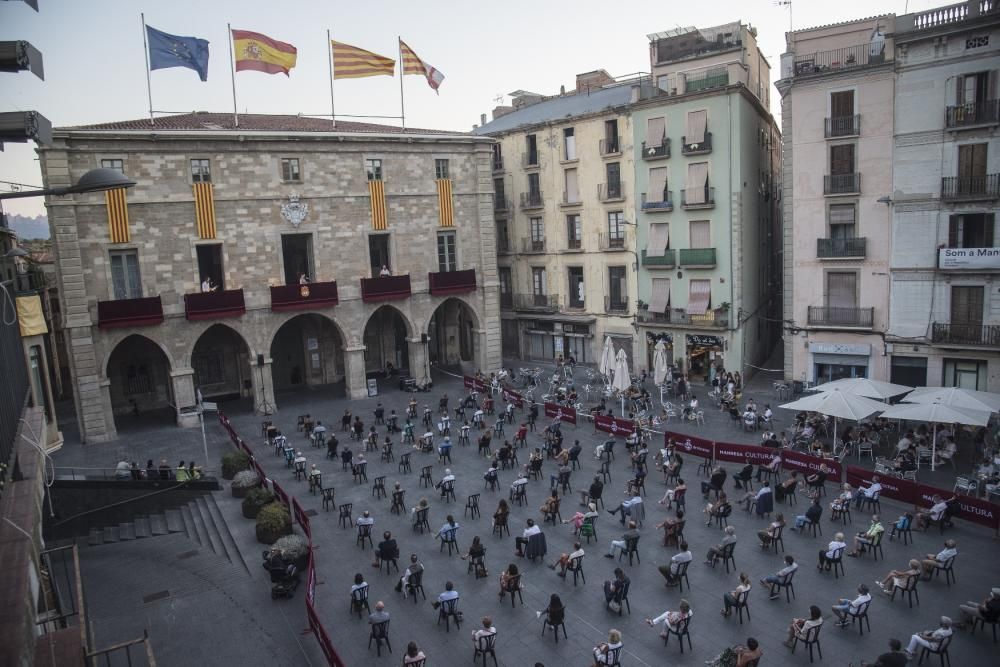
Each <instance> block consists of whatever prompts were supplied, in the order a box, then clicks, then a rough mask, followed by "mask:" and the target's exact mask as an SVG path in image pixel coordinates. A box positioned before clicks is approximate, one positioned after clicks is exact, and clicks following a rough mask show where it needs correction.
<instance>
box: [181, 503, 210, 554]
mask: <svg viewBox="0 0 1000 667" xmlns="http://www.w3.org/2000/svg"><path fill="white" fill-rule="evenodd" d="M184 507H185V508H186V509H187V511H188V512H189V513H190V515H191V526H193V527H194V531H195V535H196V540H197V542H198V544H200V545H201V546H203V547H204V548H206V549H210V550H212V551H215V550H214V549H212V540H211V539H210V538H209V536H208V529H207V528H206V527H205V520H204V519H203V518H202V517H201V512H199V511H198V508H197V505H195V504H194V503H188V504H187V505H185V506H184ZM185 518H186V517H185Z"/></svg>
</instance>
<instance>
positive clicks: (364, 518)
mask: <svg viewBox="0 0 1000 667" xmlns="http://www.w3.org/2000/svg"><path fill="white" fill-rule="evenodd" d="M356 524H357V525H359V526H374V525H375V517H373V516H372V515H371V512H369V511H368V510H365V511H364V513H363V514H362V515H361V516H359V517H358V520H357V522H356Z"/></svg>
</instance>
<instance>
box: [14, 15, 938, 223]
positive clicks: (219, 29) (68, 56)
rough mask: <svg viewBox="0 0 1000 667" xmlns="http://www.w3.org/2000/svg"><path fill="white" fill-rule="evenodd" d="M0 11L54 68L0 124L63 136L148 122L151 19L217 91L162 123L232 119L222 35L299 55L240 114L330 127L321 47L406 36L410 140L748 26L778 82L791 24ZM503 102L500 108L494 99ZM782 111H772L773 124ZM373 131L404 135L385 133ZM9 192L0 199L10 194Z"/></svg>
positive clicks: (168, 98)
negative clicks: (423, 66)
mask: <svg viewBox="0 0 1000 667" xmlns="http://www.w3.org/2000/svg"><path fill="white" fill-rule="evenodd" d="M38 4H39V9H40V11H39V12H38V13H36V12H34V11H33V10H32V9H31V8H30V7H28V6H27V5H26V4H24V3H23V2H17V1H13V2H0V40H17V39H26V40H28V41H29V42H31V44H32V45H34V46H35V47H36V48H38V49H39V50H40V51H41V52H42V54H43V57H44V64H45V80H44V81H41V80H39V79H38V78H37V77H35V76H34V75H32V74H30V73H27V72H20V73H16V74H10V73H3V74H0V110H3V111H15V110H16V111H25V110H37V111H39V112H40V113H41V114H42V115H44V116H45V117H47V118H48V119H49V120H50V121H52V124H53V126H55V127H62V126H68V125H80V124H87V123H100V122H108V121H114V120H126V119H132V118H143V117H147V116H148V110H149V103H148V98H147V93H146V61H145V57H144V56H145V54H144V51H143V41H142V37H143V31H142V22H141V21H142V20H141V18H140V14H141V13H145V19H146V23H147V24H148V25H151V26H153V27H155V28H157V29H159V30H162V31H164V32H167V33H171V34H174V35H188V36H194V37H201V38H203V39H207V40H208V41H209V42H210V45H209V52H210V58H209V68H208V81H207V82H204V83H203V82H201V81H200V80H199V79H198V75H197V74H196V73H195V72H194V71H193V70H189V69H184V68H173V69H165V70H156V71H154V72H152V73H151V75H150V78H151V83H152V85H151V87H152V97H153V108H154V109H156V110H159V111H168V112H190V111H195V110H198V111H222V112H226V111H232V108H233V100H232V95H233V92H232V87H231V78H230V69H229V67H230V66H229V63H230V60H229V54H230V51H229V45H228V39H227V32H226V24H227V23H230V24H231V25H232V27H233V28H234V29H240V30H251V31H254V32H260V33H264V34H266V35H268V36H269V37H272V38H274V39H277V40H280V41H284V42H288V43H291V44H293V45H294V46H295V47H296V48H297V49H298V64H297V65H296V67H295V68H294V69H293V70H292V71H291V76H289V77H287V78H286V77H285V76H284V75H283V74H274V75H269V74H264V73H261V72H240V73H237V74H236V95H237V104H238V108H239V110H240V112H241V113H242V112H249V113H288V114H296V113H302V114H306V115H309V114H329V113H330V83H329V81H330V79H329V66H328V64H327V42H326V31H327V30H330V32H331V36H332V38H333V39H335V40H337V41H342V42H347V43H348V44H352V45H355V46H359V47H361V48H364V49H367V50H370V51H374V52H376V53H380V54H382V55H385V56H388V57H391V58H397V57H398V56H397V42H396V37H397V35H398V36H401V37H402V39H403V41H405V42H406V43H407V44H408V45H409V46H410V47H411V48H412V49H413V50H414V52H416V54H417V55H418V56H419V57H420V58H421V59H423V60H424V61H425V62H427V63H429V64H430V65H432V66H434V67H436V68H437V69H439V70H440V71H441V72H443V73H444V75H445V77H446V78H445V80H444V83H443V84H442V85H441V89H440V95H435V94H434V91H432V90H431V89H430V88H429V87H428V86H427V84H426V82H425V81H424V80H423V79H422V78H421V77H417V76H407V77H405V80H404V94H405V98H404V99H405V104H406V117H407V126H409V127H424V128H434V129H448V130H471V129H472V125H473V124H477V123H479V117H480V114H482V113H486V114H489V112H490V111H491V110H492V109H493V107H495V106H496V105H497V104H498V103H500V102H503V103H508V102H509V101H510V98H509V97H508V96H507V93H510V92H511V91H514V90H519V89H522V90H530V91H533V92H537V93H541V94H554V93H557V92H558V91H559V86H560V85H565V86H566V87H567V89H571V88H572V87H573V86H574V85H575V76H576V74H577V73H580V72H587V71H590V70H594V69H599V68H603V69H605V70H607V71H608V72H609V73H610V74H612V75H613V76H622V75H626V74H631V73H635V72H648V71H649V52H648V40H647V39H646V35H647V34H649V33H653V32H660V31H663V30H670V29H673V28H677V27H679V26H684V27H689V26H696V27H710V26H714V25H719V24H722V23H727V22H730V21H735V20H743V21H744V22H747V23H750V24H751V25H753V26H755V27H756V28H757V30H758V41H759V45H760V48H761V50H762V51H763V53H764V55H765V56H766V57H767V58H768V60H769V61H770V63H771V68H772V81H773V79H774V78H775V76H776V74H777V71H778V65H779V63H778V60H779V56H780V54H781V53H782V52H783V51H784V45H785V38H784V33H785V31H787V30H788V28H789V11H788V8H787V7H784V6H779V5H777V4H776V2H775V0H743V1H737V0H714V1H712V2H700V3H698V2H696V3H691V4H688V3H686V2H679V1H678V0H674V1H673V2H670V3H666V2H663V0H618V1H616V2H615V1H612V2H608V1H607V0H603V1H597V0H574V1H573V2H569V0H560V1H553V0H504V1H503V2H476V3H472V2H468V0H465V1H459V0H453V1H445V0H422V1H419V0H416V1H415V0H405V1H404V0H378V1H376V2H372V1H368V2H357V1H347V0H281V1H277V0H170V1H169V2H167V1H166V0H158V1H154V0H86V1H85V0H38ZM944 4H948V3H947V2H944V1H941V0H840V2H837V3H829V2H821V1H819V0H794V3H793V7H792V15H793V18H794V27H795V29H802V28H808V27H812V26H816V25H823V24H827V23H835V22H838V21H845V20H851V19H857V18H862V17H866V16H873V15H876V14H886V13H896V14H903V13H905V12H906V11H907V9H908V10H909V11H911V12H912V11H919V10H923V9H927V8H929V7H935V6H939V5H944ZM335 98H336V110H337V114H338V116H339V115H340V114H358V115H372V116H375V115H386V116H398V115H399V113H400V90H399V79H398V75H397V77H393V78H390V77H385V76H382V77H373V78H368V79H353V80H351V79H348V80H343V79H341V80H338V81H337V82H336V85H335ZM500 98H502V100H501V99H500ZM779 100H780V98H779V96H778V95H777V94H776V93H775V94H773V95H772V96H771V104H772V107H773V108H772V110H771V111H772V113H775V114H776V115H777V113H778V105H779V104H780V101H779ZM373 122H386V123H395V122H398V121H392V120H385V121H373ZM0 181H14V182H17V183H24V184H27V185H40V184H41V174H40V172H39V168H38V161H37V159H36V155H35V147H34V144H31V143H26V144H17V143H7V144H5V146H4V150H3V152H0ZM7 189H9V187H8V186H6V185H4V184H3V183H0V191H5V190H7ZM5 209H6V210H7V211H8V212H10V213H20V214H22V215H37V214H40V213H44V207H43V205H42V199H40V198H39V199H22V200H13V201H8V202H7V203H6V204H5Z"/></svg>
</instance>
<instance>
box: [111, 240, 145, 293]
mask: <svg viewBox="0 0 1000 667" xmlns="http://www.w3.org/2000/svg"><path fill="white" fill-rule="evenodd" d="M111 286H112V289H113V290H114V298H115V299H138V298H140V297H142V282H141V281H140V279H139V253H138V252H137V251H135V250H116V251H114V252H112V253H111Z"/></svg>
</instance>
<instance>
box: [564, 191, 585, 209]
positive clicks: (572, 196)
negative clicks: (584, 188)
mask: <svg viewBox="0 0 1000 667" xmlns="http://www.w3.org/2000/svg"><path fill="white" fill-rule="evenodd" d="M561 203H562V205H563V206H579V205H580V204H582V203H583V202H582V201H580V193H579V192H566V191H565V190H563V194H562V202H561Z"/></svg>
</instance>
